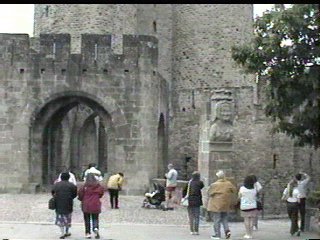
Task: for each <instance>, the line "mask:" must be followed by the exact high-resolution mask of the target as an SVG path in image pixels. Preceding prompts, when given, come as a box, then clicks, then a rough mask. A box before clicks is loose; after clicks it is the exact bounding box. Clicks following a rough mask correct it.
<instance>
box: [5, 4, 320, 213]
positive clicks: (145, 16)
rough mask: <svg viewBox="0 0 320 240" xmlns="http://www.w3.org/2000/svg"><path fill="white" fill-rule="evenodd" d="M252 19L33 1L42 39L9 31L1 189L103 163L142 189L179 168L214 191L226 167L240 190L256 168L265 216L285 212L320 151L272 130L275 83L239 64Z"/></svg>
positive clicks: (177, 7) (242, 9) (233, 9)
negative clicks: (215, 131)
mask: <svg viewBox="0 0 320 240" xmlns="http://www.w3.org/2000/svg"><path fill="white" fill-rule="evenodd" d="M252 23H253V5H252V4H36V5H35V28H34V38H31V39H29V38H28V35H24V34H20V35H19V34H0V41H1V51H0V54H1V55H0V56H1V58H0V59H1V66H2V69H3V70H1V72H0V84H1V85H0V91H1V92H0V94H1V96H3V97H2V100H1V108H0V110H1V111H0V119H1V122H0V124H1V131H2V137H1V139H2V140H1V143H0V144H1V145H0V154H1V156H2V157H3V161H1V164H2V165H3V167H2V168H1V169H2V170H0V171H2V172H1V174H2V175H3V176H7V177H4V178H3V179H4V181H5V183H4V184H3V185H2V186H3V187H2V189H1V191H7V190H8V189H16V190H17V191H19V189H21V188H26V186H27V185H28V183H40V184H42V183H45V182H50V181H51V178H53V177H54V174H55V173H56V171H58V170H59V166H65V165H74V166H75V168H76V169H78V170H79V169H80V168H81V167H83V166H84V165H85V164H86V163H87V162H88V161H89V160H88V159H96V161H97V162H98V163H99V165H100V167H102V170H103V171H106V172H108V173H110V172H113V171H120V170H121V171H123V172H126V179H127V181H128V182H127V186H128V187H127V194H135V193H142V192H143V191H145V190H146V188H147V187H148V184H149V181H150V180H151V179H152V178H155V177H162V176H163V174H164V172H165V171H166V164H167V163H168V162H173V163H174V164H175V166H176V168H177V169H178V170H179V173H180V179H185V178H187V177H189V176H190V174H191V172H192V171H193V170H196V169H200V170H201V172H202V175H203V177H204V178H205V181H206V184H209V183H210V182H212V181H213V180H214V176H213V173H214V172H215V170H217V169H215V168H217V166H219V167H221V168H224V169H226V170H227V171H228V172H229V173H230V174H231V175H232V177H233V178H234V180H235V181H236V182H237V183H238V184H241V182H242V180H243V178H244V177H245V175H246V174H248V173H255V174H256V175H257V176H258V177H259V179H260V181H261V183H262V184H263V185H265V187H266V192H268V191H271V192H275V194H273V196H272V197H271V195H269V194H267V195H266V203H267V205H268V204H269V207H267V208H266V209H269V210H266V211H270V212H277V211H279V209H280V206H281V203H280V200H279V198H278V197H277V195H280V194H281V191H282V189H283V187H284V185H285V183H286V182H287V181H288V179H289V178H290V176H291V175H293V174H294V173H296V172H297V171H298V170H300V169H302V170H304V171H306V172H308V173H310V174H311V175H312V177H313V183H312V184H313V185H316V184H318V182H317V181H318V180H317V178H316V176H317V174H318V170H317V169H320V168H319V155H320V153H319V151H317V152H316V151H314V150H312V149H309V148H307V147H305V148H301V147H298V146H295V145H294V142H293V141H292V140H291V139H289V138H288V137H287V136H285V135H284V134H277V133H271V132H270V130H271V128H272V124H271V121H270V120H269V119H267V118H266V117H265V116H264V113H263V107H264V105H263V103H264V99H265V94H264V89H265V87H266V86H265V85H264V84H263V83H262V82H258V83H256V82H255V81H254V79H255V77H254V76H252V75H247V74H244V73H243V72H242V71H241V69H240V68H239V67H237V66H236V65H235V63H234V62H233V61H232V59H231V52H230V48H231V46H232V45H234V44H237V43H245V42H248V41H249V40H250V38H251V37H252V36H253V29H252ZM217 92H229V93H230V96H231V98H232V106H233V108H232V109H233V116H234V118H233V121H232V129H233V138H232V141H231V145H228V146H229V147H228V151H229V153H228V154H224V153H221V152H220V150H221V149H219V147H218V145H217V144H212V143H210V141H209V140H208V132H209V128H210V125H211V124H212V119H211V116H212V113H213V111H214V102H213V101H212V96H214V95H215V94H216V93H217ZM56 122H59V124H58V125H57V124H55V123H56ZM75 136H76V137H75ZM72 139H78V140H77V141H76V140H72ZM92 142H93V143H94V144H91V143H92ZM97 149H98V153H97ZM211 152H212V154H211ZM224 157H225V158H228V159H227V160H226V159H222V158H224ZM43 159H45V160H43ZM58 159H63V160H58ZM66 159H67V160H66ZM86 159H87V160H86ZM61 161H62V162H61ZM219 161H220V163H219ZM219 164H220V165H219ZM8 172H14V173H15V174H14V175H8ZM50 172H52V174H51V175H50ZM273 186H278V187H276V188H274V187H273ZM275 202H276V203H277V204H276V205H275V204H274V203H275ZM272 206H276V207H272Z"/></svg>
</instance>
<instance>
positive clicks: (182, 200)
mask: <svg viewBox="0 0 320 240" xmlns="http://www.w3.org/2000/svg"><path fill="white" fill-rule="evenodd" d="M190 183H191V180H190V181H189V183H188V189H187V195H186V196H185V197H184V198H182V199H181V203H180V205H181V206H183V207H188V206H189V199H188V198H189V192H190Z"/></svg>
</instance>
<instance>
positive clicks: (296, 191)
mask: <svg viewBox="0 0 320 240" xmlns="http://www.w3.org/2000/svg"><path fill="white" fill-rule="evenodd" d="M216 177H217V181H215V182H213V183H212V184H211V185H210V186H209V188H208V190H207V199H208V200H207V203H206V209H207V211H208V213H209V214H211V215H212V217H213V222H214V223H213V232H214V233H213V235H212V236H211V239H221V225H222V226H223V229H224V234H225V238H226V239H229V238H230V237H231V231H230V228H229V225H228V215H229V213H230V212H231V211H234V209H235V208H236V207H237V206H238V207H239V208H240V211H241V212H240V215H241V217H243V219H244V225H245V232H246V233H245V235H244V236H243V238H244V239H252V238H253V236H252V235H253V230H258V215H259V212H261V210H262V202H261V200H262V199H261V195H262V186H261V184H260V183H259V182H258V180H257V177H256V176H255V175H248V176H246V177H245V178H244V182H243V185H242V186H241V187H240V188H239V190H237V188H236V186H235V185H234V184H233V183H232V182H231V181H229V180H227V178H226V176H225V173H224V171H222V170H219V171H218V172H217V173H216ZM309 181H310V176H309V175H308V174H306V173H302V172H301V173H299V174H297V175H296V176H294V177H293V179H292V180H291V181H290V182H289V183H288V185H287V187H286V188H285V190H284V192H283V196H282V200H284V201H286V204H287V212H288V216H289V218H290V220H291V227H290V234H291V235H292V236H293V235H296V236H300V232H301V231H304V228H305V205H306V186H307V183H308V182H309ZM203 187H204V184H203V182H202V181H201V180H200V173H199V172H197V171H196V172H193V173H192V178H191V179H190V181H189V182H188V184H187V186H186V187H185V189H184V191H183V192H184V194H183V196H184V198H183V199H185V198H186V197H187V199H188V200H189V204H188V208H187V209H188V216H189V223H190V234H192V235H199V221H200V206H202V205H203V202H202V194H201V189H202V188H203ZM299 212H300V219H301V224H300V227H299V225H298V219H299V217H298V213H299Z"/></svg>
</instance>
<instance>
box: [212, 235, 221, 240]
mask: <svg viewBox="0 0 320 240" xmlns="http://www.w3.org/2000/svg"><path fill="white" fill-rule="evenodd" d="M211 239H212V240H217V239H221V238H220V237H216V236H211Z"/></svg>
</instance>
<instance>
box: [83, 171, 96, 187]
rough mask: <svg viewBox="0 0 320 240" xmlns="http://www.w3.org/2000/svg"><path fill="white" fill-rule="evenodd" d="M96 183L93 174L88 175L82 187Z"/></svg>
mask: <svg viewBox="0 0 320 240" xmlns="http://www.w3.org/2000/svg"><path fill="white" fill-rule="evenodd" d="M96 184H98V181H97V179H96V177H95V175H94V174H93V173H88V174H87V176H86V181H85V183H84V185H96Z"/></svg>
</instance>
